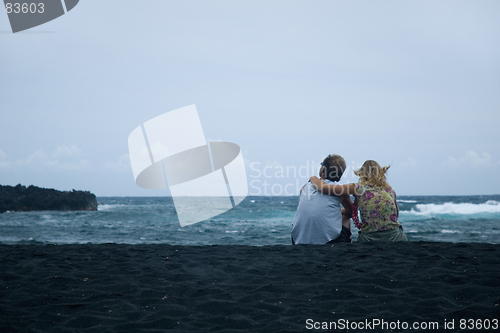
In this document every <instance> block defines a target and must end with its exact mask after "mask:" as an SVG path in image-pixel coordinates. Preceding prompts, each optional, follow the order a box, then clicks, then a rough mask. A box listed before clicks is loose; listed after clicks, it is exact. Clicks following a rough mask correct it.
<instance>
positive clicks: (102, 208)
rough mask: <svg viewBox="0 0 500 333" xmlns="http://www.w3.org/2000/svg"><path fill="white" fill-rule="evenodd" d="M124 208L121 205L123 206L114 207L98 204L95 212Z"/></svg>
mask: <svg viewBox="0 0 500 333" xmlns="http://www.w3.org/2000/svg"><path fill="white" fill-rule="evenodd" d="M125 206H126V205H123V204H115V205H108V204H99V205H98V206H97V210H98V211H101V210H110V209H115V208H119V207H125Z"/></svg>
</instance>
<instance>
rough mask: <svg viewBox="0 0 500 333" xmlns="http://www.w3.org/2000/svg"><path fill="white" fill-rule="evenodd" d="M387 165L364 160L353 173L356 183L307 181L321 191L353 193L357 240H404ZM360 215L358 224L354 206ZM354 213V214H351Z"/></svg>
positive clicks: (405, 239)
mask: <svg viewBox="0 0 500 333" xmlns="http://www.w3.org/2000/svg"><path fill="white" fill-rule="evenodd" d="M388 169H389V167H383V168H382V167H380V165H379V164H378V163H377V162H375V161H372V160H368V161H366V162H365V163H364V164H363V166H362V167H361V169H359V170H358V171H355V172H354V173H355V174H356V175H357V176H359V182H358V183H357V184H352V183H351V184H346V185H328V184H326V183H324V182H323V181H321V180H320V179H318V178H317V177H315V176H313V177H311V178H310V179H309V181H310V182H311V183H312V184H313V185H314V186H315V187H316V189H317V190H318V191H320V192H321V193H323V194H330V195H337V196H341V195H345V194H349V195H353V196H354V197H355V198H356V201H355V203H354V204H355V205H354V207H353V220H354V224H355V225H356V227H357V228H358V229H360V231H359V235H358V241H359V242H369V241H392V242H397V241H405V242H406V241H408V239H407V238H406V235H405V233H404V232H403V227H401V225H400V224H399V223H398V217H399V208H398V204H397V202H396V192H395V191H394V190H393V189H392V188H391V186H389V184H388V183H387V179H386V176H385V173H386V172H387V170H388ZM355 206H358V208H359V212H360V214H361V223H359V221H358V220H357V209H356V207H355ZM354 214H355V215H354Z"/></svg>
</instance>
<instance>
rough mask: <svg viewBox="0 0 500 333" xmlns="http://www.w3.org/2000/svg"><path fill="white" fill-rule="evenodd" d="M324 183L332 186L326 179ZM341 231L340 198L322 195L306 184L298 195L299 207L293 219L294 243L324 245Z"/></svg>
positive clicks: (309, 184)
mask: <svg viewBox="0 0 500 333" xmlns="http://www.w3.org/2000/svg"><path fill="white" fill-rule="evenodd" d="M324 181H325V182H326V183H327V184H334V182H332V181H330V180H328V179H325V180H324ZM341 230H342V214H341V212H340V198H339V197H336V196H332V195H323V194H321V193H319V192H318V191H317V190H316V189H315V188H314V186H313V185H312V184H311V183H309V182H308V183H307V184H306V185H305V186H304V188H303V189H302V192H301V193H300V199H299V206H298V207H297V212H296V213H295V218H294V219H293V227H292V239H293V241H294V243H295V244H325V243H327V242H329V241H331V240H333V239H336V238H337V237H338V236H339V235H340V231H341Z"/></svg>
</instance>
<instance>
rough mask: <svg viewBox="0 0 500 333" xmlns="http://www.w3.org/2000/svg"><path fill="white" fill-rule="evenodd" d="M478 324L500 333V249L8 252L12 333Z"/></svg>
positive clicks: (1, 281) (1, 275)
mask: <svg viewBox="0 0 500 333" xmlns="http://www.w3.org/2000/svg"><path fill="white" fill-rule="evenodd" d="M308 319H309V321H307V320H308ZM469 319H474V320H478V319H479V320H481V321H482V322H483V323H484V324H486V325H488V323H489V327H490V328H489V331H498V325H500V324H499V323H498V320H500V245H492V244H465V243H459V244H453V243H424V242H419V243H392V244H383V243H379V244H356V243H354V244H338V245H335V246H330V245H324V246H310V245H307V246H302V245H301V246H264V247H249V246H199V247H196V246H170V245H116V244H103V245H46V246H42V245H0V332H99V333H104V332H164V331H166V330H169V331H173V332H211V331H221V332H233V331H241V332H243V331H245V332H302V331H322V330H320V329H319V330H316V329H314V327H316V328H318V327H321V326H322V325H325V324H324V323H323V322H326V323H328V325H332V324H331V323H334V324H337V325H339V326H337V329H336V330H335V331H340V332H348V331H350V332H352V331H359V330H357V329H355V328H356V327H357V328H359V327H358V325H366V324H368V325H370V323H371V324H376V323H377V320H378V321H379V325H378V326H373V331H394V332H398V331H405V330H404V329H403V328H404V327H405V326H404V323H405V322H406V323H407V324H408V325H409V328H408V330H410V328H412V329H411V331H412V332H415V331H422V332H424V331H428V330H431V329H430V328H431V324H430V323H429V322H436V323H437V324H438V325H439V331H442V330H444V325H445V323H447V325H448V327H449V329H447V330H446V331H449V332H452V331H460V330H461V329H460V327H461V326H462V328H463V327H464V326H463V325H461V322H460V320H469ZM347 320H348V321H349V323H347ZM398 321H399V323H397V322H398ZM495 321H496V327H497V329H496V330H495V329H493V328H494V327H495ZM342 323H343V325H344V326H342ZM383 323H385V324H386V326H385V327H382V325H383ZM415 323H416V324H417V325H419V326H418V327H420V329H417V328H418V327H417V326H415V327H414V328H413V326H412V325H414V324H415ZM462 323H463V321H462ZM477 323H478V321H475V322H474V324H473V325H477ZM354 324H355V325H356V327H354V326H353V325H354ZM451 324H454V329H451V326H450V325H451ZM314 325H316V326H314ZM348 325H350V326H348ZM396 325H398V327H399V328H398V327H397V326H396ZM467 325H469V328H472V326H471V325H472V324H471V322H470V321H469V322H467ZM391 326H392V327H391ZM423 326H427V329H421V328H422V327H423ZM330 327H331V328H333V326H330ZM474 327H477V326H474ZM308 328H312V329H308ZM347 328H350V329H347ZM371 328H372V327H370V326H368V327H365V330H368V331H370V330H371ZM391 328H392V329H391ZM466 330H467V327H465V329H464V330H463V331H466ZM332 331H333V329H332ZM434 331H438V330H436V329H434Z"/></svg>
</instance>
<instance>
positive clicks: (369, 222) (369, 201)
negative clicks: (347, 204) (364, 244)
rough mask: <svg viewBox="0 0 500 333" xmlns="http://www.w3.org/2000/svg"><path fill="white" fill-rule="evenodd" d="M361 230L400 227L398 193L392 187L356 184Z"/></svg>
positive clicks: (368, 230)
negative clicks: (397, 203)
mask: <svg viewBox="0 0 500 333" xmlns="http://www.w3.org/2000/svg"><path fill="white" fill-rule="evenodd" d="M356 196H357V203H358V208H359V212H360V215H361V232H364V233H367V232H374V231H381V230H391V229H396V228H399V223H398V209H397V206H396V194H395V192H394V190H392V189H391V188H390V187H386V188H384V187H380V186H375V185H371V184H361V183H357V184H356Z"/></svg>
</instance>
